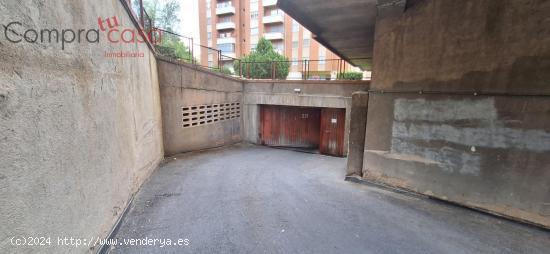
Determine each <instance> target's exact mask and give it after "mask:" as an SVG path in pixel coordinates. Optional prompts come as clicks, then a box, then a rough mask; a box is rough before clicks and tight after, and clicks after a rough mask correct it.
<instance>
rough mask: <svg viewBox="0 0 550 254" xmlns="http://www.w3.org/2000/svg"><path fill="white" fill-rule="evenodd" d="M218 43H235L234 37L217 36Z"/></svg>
mask: <svg viewBox="0 0 550 254" xmlns="http://www.w3.org/2000/svg"><path fill="white" fill-rule="evenodd" d="M216 41H217V43H218V44H226V43H233V44H235V41H236V40H235V37H224V38H217V39H216Z"/></svg>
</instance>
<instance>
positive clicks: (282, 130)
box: [260, 105, 321, 149]
mask: <svg viewBox="0 0 550 254" xmlns="http://www.w3.org/2000/svg"><path fill="white" fill-rule="evenodd" d="M320 116H321V109H319V108H305V107H290V106H271V105H262V106H261V113H260V121H261V125H260V126H261V127H260V128H261V130H260V137H261V141H262V144H263V145H267V146H286V147H297V148H315V149H316V148H318V147H319V139H320V121H321V119H320Z"/></svg>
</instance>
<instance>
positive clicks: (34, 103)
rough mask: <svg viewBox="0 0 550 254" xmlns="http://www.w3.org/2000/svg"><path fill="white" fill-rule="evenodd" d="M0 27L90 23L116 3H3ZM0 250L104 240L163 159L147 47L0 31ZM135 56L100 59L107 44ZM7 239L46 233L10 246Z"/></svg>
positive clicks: (113, 12)
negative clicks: (28, 38)
mask: <svg viewBox="0 0 550 254" xmlns="http://www.w3.org/2000/svg"><path fill="white" fill-rule="evenodd" d="M0 13H1V15H0V24H2V25H7V24H8V23H10V22H13V21H18V22H21V24H22V26H21V27H18V28H17V30H16V31H18V32H21V31H24V30H26V29H30V28H33V29H36V30H39V29H45V28H48V29H52V28H57V29H73V30H74V31H78V29H93V28H95V29H97V27H98V25H97V19H98V17H102V18H106V17H112V16H117V17H118V19H119V22H120V24H121V25H122V26H123V27H125V28H134V25H133V24H132V22H131V20H130V18H129V16H128V14H127V12H126V10H125V9H124V8H123V6H122V5H121V3H120V2H119V1H107V0H98V1H47V2H43V1H28V0H23V1H2V2H1V3H0ZM0 30H1V31H2V32H1V33H0V59H1V61H0V80H1V82H0V151H1V152H0V221H2V226H1V227H0V252H2V253H18V252H21V253H28V252H36V251H39V252H41V253H66V252H75V253H84V252H91V251H93V250H90V249H89V248H90V246H79V247H74V246H72V247H59V246H57V237H74V238H81V237H82V238H91V237H105V236H106V235H107V232H108V231H109V230H110V229H111V228H112V226H113V225H114V223H115V221H116V220H117V219H118V218H119V216H120V215H121V212H122V211H123V209H124V208H125V206H126V205H127V201H128V200H129V198H130V196H131V195H132V194H133V193H134V192H136V191H137V190H138V188H139V186H140V185H141V184H142V183H143V181H144V180H145V179H146V178H147V177H148V176H149V174H150V173H151V172H152V170H153V169H154V168H156V166H157V164H158V163H159V161H160V160H161V159H162V158H163V148H162V134H161V111H160V97H159V87H158V77H157V69H156V60H155V57H154V56H153V54H152V52H151V51H150V49H149V48H148V46H147V45H146V44H116V45H113V44H110V43H108V42H107V40H106V38H105V35H104V34H102V37H101V40H100V42H99V43H97V44H96V43H94V44H89V43H87V42H81V43H77V42H74V43H69V44H65V49H64V50H62V49H61V44H56V43H39V42H37V43H28V42H25V41H22V42H20V43H11V42H8V41H7V39H6V38H5V37H4V27H3V26H2V28H1V29H0ZM120 50H123V51H139V52H142V53H143V57H139V58H106V57H105V52H108V51H120ZM13 236H35V237H51V241H52V246H51V247H36V246H34V247H33V246H31V247H25V246H20V247H17V249H15V248H16V247H15V246H13V245H11V243H10V239H11V237H13Z"/></svg>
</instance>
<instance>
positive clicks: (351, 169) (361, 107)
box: [346, 91, 369, 177]
mask: <svg viewBox="0 0 550 254" xmlns="http://www.w3.org/2000/svg"><path fill="white" fill-rule="evenodd" d="M368 105H369V93H368V92H363V91H361V92H355V93H353V95H352V97H351V113H350V128H349V148H348V164H347V169H346V175H347V176H354V175H355V176H359V177H361V176H362V169H363V156H364V150H365V132H366V128H367V109H368Z"/></svg>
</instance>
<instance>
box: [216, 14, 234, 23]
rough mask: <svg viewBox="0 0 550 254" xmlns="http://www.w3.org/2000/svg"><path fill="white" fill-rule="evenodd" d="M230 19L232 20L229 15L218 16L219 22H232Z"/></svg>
mask: <svg viewBox="0 0 550 254" xmlns="http://www.w3.org/2000/svg"><path fill="white" fill-rule="evenodd" d="M232 21H233V19H232V18H231V16H226V17H221V18H218V22H219V23H225V22H232Z"/></svg>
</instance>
